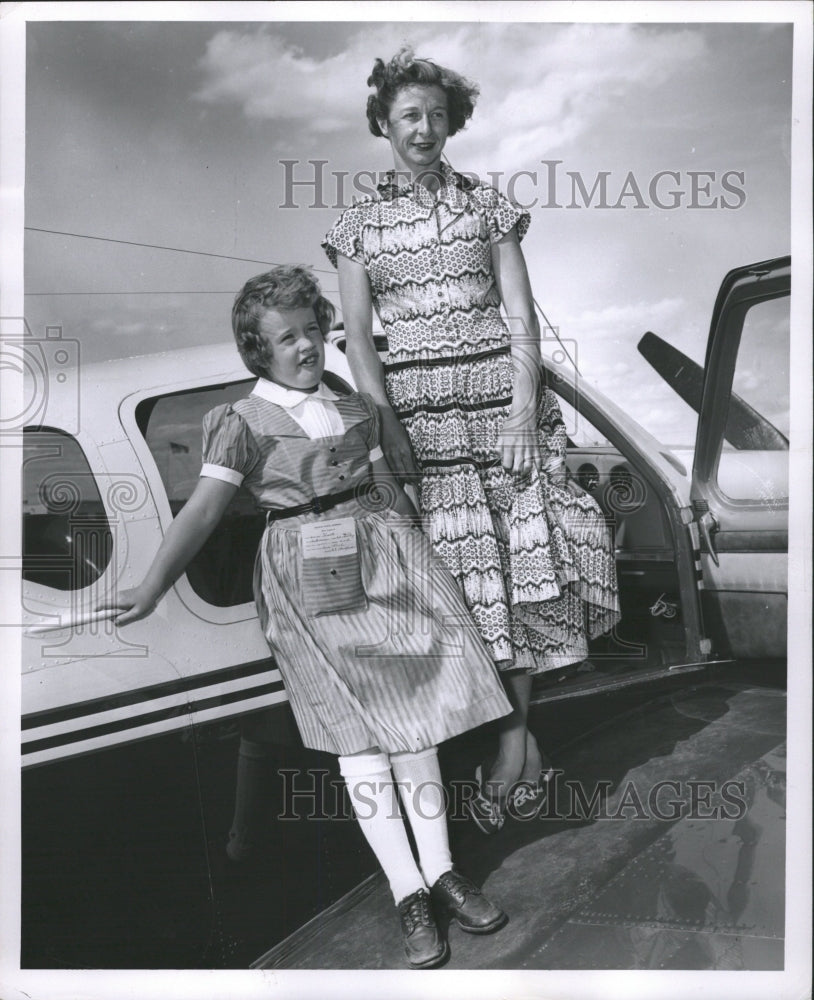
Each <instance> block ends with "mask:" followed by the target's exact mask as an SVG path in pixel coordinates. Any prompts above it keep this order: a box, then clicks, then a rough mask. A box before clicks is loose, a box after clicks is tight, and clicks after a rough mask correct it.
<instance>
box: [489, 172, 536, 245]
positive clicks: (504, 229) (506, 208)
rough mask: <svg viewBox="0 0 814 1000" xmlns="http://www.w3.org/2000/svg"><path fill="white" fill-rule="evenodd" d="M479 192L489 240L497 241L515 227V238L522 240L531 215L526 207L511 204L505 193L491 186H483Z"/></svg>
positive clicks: (529, 223)
mask: <svg viewBox="0 0 814 1000" xmlns="http://www.w3.org/2000/svg"><path fill="white" fill-rule="evenodd" d="M480 192H481V200H482V202H483V206H484V210H485V213H486V221H487V224H488V226H489V240H490V242H491V243H497V242H498V241H499V240H502V239H503V237H504V236H506V234H507V233H509V232H511V230H512V229H514V228H515V227H516V228H517V239H518V240H519V241H521V242H522V240H523V237H524V236H525V235H526V233H527V232H528V229H529V226H530V225H531V216H530V215H529V213H528V212H527V211H526V209H524V208H518V207H517V206H516V205H513V204H512V203H511V202H510V201H509V199H508V198H507V197H505V195H502V194H501V193H500V192H499V191H496V190H495V189H494V188H493V187H486V186H484V187H482V188H481V189H480Z"/></svg>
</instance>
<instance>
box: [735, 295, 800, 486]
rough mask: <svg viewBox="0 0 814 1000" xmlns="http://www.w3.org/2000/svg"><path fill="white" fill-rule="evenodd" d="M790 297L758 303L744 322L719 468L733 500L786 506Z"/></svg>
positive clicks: (749, 310)
mask: <svg viewBox="0 0 814 1000" xmlns="http://www.w3.org/2000/svg"><path fill="white" fill-rule="evenodd" d="M788 435H789V297H788V295H783V296H780V297H778V298H774V299H768V300H763V301H760V302H757V303H755V305H753V306H751V308H749V309H748V311H747V312H746V314H745V316H744V321H743V328H742V332H741V338H740V346H739V348H738V356H737V360H736V363H735V372H734V377H733V382H732V394H731V396H730V401H729V411H728V414H727V422H726V429H725V431H724V442H723V448H722V451H721V457H720V460H719V464H718V486H719V487H720V489H721V491H722V492H723V493H724V494H725V495H726V496H728V497H730V498H732V499H734V500H752V501H755V500H756V501H760V502H764V503H771V502H772V501H785V500H786V499H787V497H788V482H789V466H788V459H789V452H788V447H789V446H788Z"/></svg>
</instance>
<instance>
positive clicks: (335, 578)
mask: <svg viewBox="0 0 814 1000" xmlns="http://www.w3.org/2000/svg"><path fill="white" fill-rule="evenodd" d="M300 589H301V596H302V603H303V609H304V610H305V613H306V615H307V616H308V617H309V618H316V617H318V616H319V615H335V614H339V613H340V612H343V611H362V610H364V609H365V608H367V594H366V593H365V589H364V587H363V585H362V566H361V563H360V560H359V553H358V552H353V553H349V554H347V555H336V556H309V557H304V558H303V560H302V572H301V575H300Z"/></svg>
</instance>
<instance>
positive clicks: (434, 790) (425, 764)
mask: <svg viewBox="0 0 814 1000" xmlns="http://www.w3.org/2000/svg"><path fill="white" fill-rule="evenodd" d="M390 763H391V764H392V766H393V775H394V776H395V778H396V781H397V782H398V788H399V795H400V796H401V801H402V805H403V806H404V812H405V814H406V816H407V818H408V819H409V821H410V826H411V827H412V830H413V836H414V837H415V842H416V846H417V847H418V856H419V858H420V860H421V870H422V871H423V873H424V878H425V879H426V881H427V884H428V885H430V886H431V887H432V890H431V891H432V897H433V900H434V902H435V903H436V905H439V906H442V907H443V908H444V909H445V910H446V911H447V912H448V913H449V915H450V917H451V918H452V919H453V920H455V921H456V922H457V924H458V926H459V927H460V928H461V930H464V931H468V932H469V933H471V934H489V933H491V932H492V931H496V930H497V929H498V928H499V927H502V926H503V924H505V923H506V914H505V913H504V912H503V910H501V909H500V908H499V907H498V906H495V904H494V903H492V902H490V901H489V900H488V899H487V898H486V896H484V894H483V893H482V892H481V890H480V889H479V888H478V886H477V885H475V883H474V882H472V881H471V879H468V878H467V877H466V876H465V875H462V874H461V873H460V872H458V871H455V870H454V869H453V867H452V857H451V856H450V853H449V837H448V835H447V816H446V796H445V794H444V787H443V784H442V782H441V768H440V767H439V765H438V749H437V747H430V748H429V749H428V750H420V751H419V752H418V753H392V754H390Z"/></svg>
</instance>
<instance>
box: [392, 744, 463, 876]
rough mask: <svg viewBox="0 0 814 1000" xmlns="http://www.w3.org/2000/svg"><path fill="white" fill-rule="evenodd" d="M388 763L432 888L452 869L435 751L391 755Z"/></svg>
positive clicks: (442, 789) (443, 796)
mask: <svg viewBox="0 0 814 1000" xmlns="http://www.w3.org/2000/svg"><path fill="white" fill-rule="evenodd" d="M390 763H391V765H392V767H393V775H394V776H395V779H396V782H397V783H398V789H399V794H400V795H401V804H402V806H403V807H404V812H405V814H406V816H407V818H408V820H409V821H410V826H411V828H412V831H413V836H414V837H415V842H416V846H417V847H418V857H419V860H420V862H421V871H422V872H423V873H424V880H425V881H426V883H427V885H432V884H433V883H434V882H435V881H436V880H437V879H438V878H439V877H440V876H441V875H443V874H444V872H448V871H449V870H450V868H452V857H451V855H450V853H449V835H448V833H447V814H446V798H445V795H444V786H443V784H442V783H441V768H440V767H439V765H438V748H437V747H430V748H429V749H428V750H420V751H419V752H418V753H391V754H390Z"/></svg>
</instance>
